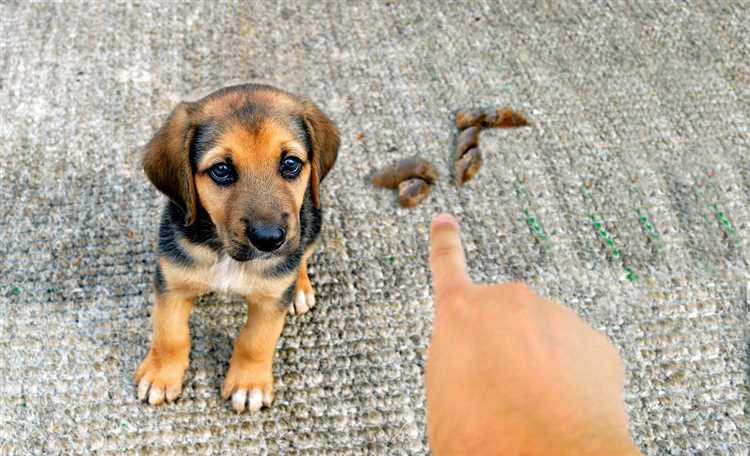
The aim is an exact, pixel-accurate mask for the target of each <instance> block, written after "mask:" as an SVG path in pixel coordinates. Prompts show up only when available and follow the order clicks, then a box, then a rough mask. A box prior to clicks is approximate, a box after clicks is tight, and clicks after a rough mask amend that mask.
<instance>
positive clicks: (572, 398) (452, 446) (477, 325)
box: [426, 214, 640, 455]
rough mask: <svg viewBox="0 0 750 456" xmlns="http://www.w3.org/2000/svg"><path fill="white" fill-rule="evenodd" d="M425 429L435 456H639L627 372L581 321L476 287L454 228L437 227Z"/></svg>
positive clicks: (511, 288)
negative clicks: (631, 425) (625, 392)
mask: <svg viewBox="0 0 750 456" xmlns="http://www.w3.org/2000/svg"><path fill="white" fill-rule="evenodd" d="M430 262H431V266H432V274H433V287H434V298H435V319H434V323H433V334H432V340H431V343H430V348H429V351H428V355H427V372H426V387H427V425H428V436H429V439H430V446H431V448H432V450H433V452H434V453H435V454H436V455H455V454H504V455H512V454H529V455H532V454H543V455H552V454H554V455H562V454H576V455H587V454H607V455H620V454H640V452H639V451H638V450H637V448H636V447H635V446H634V444H633V443H632V441H631V439H630V436H629V434H628V418H627V414H626V411H625V405H624V402H623V378H624V370H623V364H622V361H621V360H620V357H619V355H618V354H617V352H616V351H615V349H614V347H613V346H612V344H611V343H610V342H609V340H608V339H607V338H606V336H604V335H603V334H601V333H599V332H598V331H596V330H594V329H593V328H591V327H590V326H589V325H588V324H586V323H585V322H584V321H583V320H581V319H580V318H579V317H578V316H577V315H576V314H575V312H573V311H572V310H570V309H568V308H567V307H564V306H562V305H560V304H558V303H555V302H553V301H550V300H548V299H544V298H542V297H540V296H538V295H536V294H535V293H534V292H533V291H531V290H530V289H529V288H527V287H526V286H524V285H522V284H517V283H506V284H496V285H478V284H474V283H472V282H471V280H470V279H469V277H468V275H467V272H466V262H465V258H464V251H463V247H462V245H461V239H460V236H459V228H458V223H457V222H456V220H455V219H454V218H453V217H452V216H450V215H448V214H441V215H439V216H437V217H435V219H434V220H433V222H432V230H431V254H430Z"/></svg>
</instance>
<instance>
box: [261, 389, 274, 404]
mask: <svg viewBox="0 0 750 456" xmlns="http://www.w3.org/2000/svg"><path fill="white" fill-rule="evenodd" d="M272 402H273V394H272V393H270V392H268V391H266V392H265V393H263V405H265V406H266V407H270V406H271V403H272Z"/></svg>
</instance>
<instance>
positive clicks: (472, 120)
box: [456, 111, 484, 130]
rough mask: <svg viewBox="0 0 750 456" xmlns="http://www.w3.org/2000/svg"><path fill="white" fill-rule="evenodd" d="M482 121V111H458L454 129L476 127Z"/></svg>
mask: <svg viewBox="0 0 750 456" xmlns="http://www.w3.org/2000/svg"><path fill="white" fill-rule="evenodd" d="M483 120H484V112H483V111H458V112H457V113H456V128H458V129H459V130H463V129H464V128H469V127H478V126H480V125H481V123H482V121H483Z"/></svg>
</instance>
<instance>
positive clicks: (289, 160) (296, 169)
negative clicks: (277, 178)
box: [279, 157, 302, 179]
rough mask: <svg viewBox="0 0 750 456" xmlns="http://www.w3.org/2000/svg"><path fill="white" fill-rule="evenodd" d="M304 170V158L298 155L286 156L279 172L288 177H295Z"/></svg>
mask: <svg viewBox="0 0 750 456" xmlns="http://www.w3.org/2000/svg"><path fill="white" fill-rule="evenodd" d="M300 171H302V160H300V159H299V158H297V157H284V159H283V160H281V165H279V172H280V173H281V175H282V176H284V177H285V178H286V179H294V178H295V177H297V176H299V173H300Z"/></svg>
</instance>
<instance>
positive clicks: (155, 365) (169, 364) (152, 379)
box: [135, 292, 195, 405]
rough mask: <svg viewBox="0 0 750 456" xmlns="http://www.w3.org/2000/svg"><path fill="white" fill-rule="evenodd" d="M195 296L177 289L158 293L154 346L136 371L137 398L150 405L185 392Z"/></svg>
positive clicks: (155, 305)
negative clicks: (190, 327)
mask: <svg viewBox="0 0 750 456" xmlns="http://www.w3.org/2000/svg"><path fill="white" fill-rule="evenodd" d="M194 299H195V296H185V295H182V294H178V293H174V292H165V293H163V294H157V296H156V302H155V304H154V314H153V322H154V333H153V338H152V341H151V349H150V350H149V351H148V354H147V355H146V358H145V359H144V360H143V362H141V365H140V367H138V370H137V371H136V373H135V381H136V382H138V399H139V400H146V399H148V402H149V404H152V405H157V404H161V403H162V402H164V400H165V399H166V400H167V401H169V402H171V401H173V400H175V399H177V397H178V396H179V395H180V393H181V392H182V380H183V377H184V375H185V369H187V366H188V358H189V353H190V330H189V328H188V319H189V318H190V309H191V308H192V306H193V300H194Z"/></svg>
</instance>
